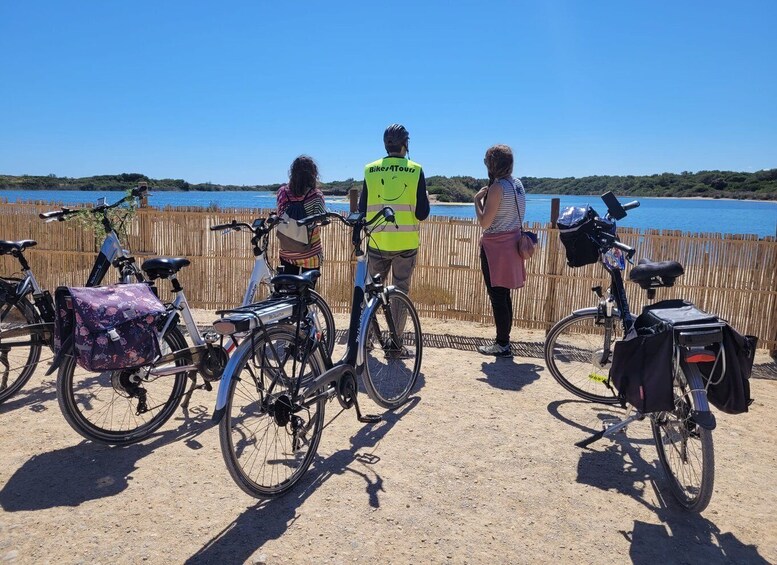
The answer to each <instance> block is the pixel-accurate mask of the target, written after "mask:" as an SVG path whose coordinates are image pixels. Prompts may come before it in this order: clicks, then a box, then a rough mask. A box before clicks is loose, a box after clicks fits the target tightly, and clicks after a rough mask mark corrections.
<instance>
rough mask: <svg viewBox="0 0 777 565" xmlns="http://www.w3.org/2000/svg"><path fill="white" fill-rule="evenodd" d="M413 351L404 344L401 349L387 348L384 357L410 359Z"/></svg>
mask: <svg viewBox="0 0 777 565" xmlns="http://www.w3.org/2000/svg"><path fill="white" fill-rule="evenodd" d="M412 358H413V353H412V352H411V351H410V350H409V349H408V348H407V347H405V346H404V345H403V346H402V348H401V349H387V350H386V359H412Z"/></svg>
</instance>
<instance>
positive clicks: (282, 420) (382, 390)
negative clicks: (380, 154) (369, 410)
mask: <svg viewBox="0 0 777 565" xmlns="http://www.w3.org/2000/svg"><path fill="white" fill-rule="evenodd" d="M393 217H394V216H393V210H391V209H390V208H384V209H383V210H382V211H381V212H379V213H377V214H376V215H375V216H374V217H373V218H372V219H371V220H369V221H367V220H366V218H365V215H364V214H362V213H352V214H350V215H349V216H348V217H347V218H344V217H342V216H340V215H339V214H335V213H332V212H326V213H322V214H318V215H315V216H310V217H308V218H304V219H302V220H299V221H298V223H299V224H300V225H306V226H307V225H313V224H318V225H325V224H327V223H329V222H330V220H331V219H336V220H338V221H340V222H342V223H343V224H344V225H345V226H347V227H349V228H351V229H352V235H353V237H352V243H353V248H354V254H355V256H356V261H357V263H356V275H355V278H354V285H353V294H352V303H351V304H352V305H351V316H350V324H349V327H348V340H347V344H346V350H345V353H344V354H343V357H342V359H340V360H339V361H338V362H336V363H333V361H332V359H331V358H330V356H329V353H328V351H327V349H326V347H324V345H323V343H322V341H321V338H320V335H319V334H318V332H317V329H316V323H315V316H313V315H311V312H310V310H308V309H307V308H306V307H305V305H306V304H307V301H306V298H305V295H306V294H307V293H309V292H310V289H311V288H312V286H313V284H314V283H315V280H316V278H317V277H318V276H319V275H318V272H317V271H312V272H308V273H305V274H303V275H278V276H276V277H274V278H273V279H272V283H273V284H274V285H275V288H276V293H275V294H274V296H273V297H272V298H271V299H269V300H267V301H265V302H261V303H258V304H253V305H250V306H246V307H243V308H237V309H232V310H226V311H221V312H218V314H219V315H221V316H222V317H221V319H220V320H217V321H216V322H214V329H216V331H218V332H219V333H221V334H222V335H226V336H229V335H235V334H243V333H245V332H249V335H248V337H246V338H245V339H244V340H243V342H242V343H241V344H240V346H239V347H238V348H237V351H236V352H235V353H234V354H233V355H232V357H231V358H230V361H229V363H228V364H227V367H226V369H225V370H224V375H223V377H222V380H221V383H220V384H219V391H218V396H217V400H216V409H215V411H214V415H213V419H214V421H216V422H219V438H220V443H221V452H222V455H223V457H224V461H225V463H226V466H227V469H228V470H229V473H230V475H231V476H232V478H233V479H234V481H235V482H236V483H237V485H238V486H239V487H240V488H241V489H242V490H243V491H244V492H246V493H247V494H249V495H251V496H254V497H259V498H265V497H273V496H279V495H281V494H283V493H285V492H287V491H289V490H290V489H291V488H292V487H293V486H294V485H295V484H296V483H297V482H298V481H299V480H300V479H301V478H302V476H303V475H304V473H305V472H306V471H307V469H308V468H309V466H310V464H311V462H312V460H313V457H314V455H315V453H316V449H317V447H318V444H319V441H320V438H321V433H322V431H323V422H324V410H325V405H326V402H327V401H328V400H331V399H333V398H335V397H336V398H337V399H338V401H339V403H340V405H341V406H342V408H343V409H348V408H354V409H355V411H356V417H357V419H358V420H359V421H360V422H365V423H374V422H377V421H380V417H379V416H373V415H364V414H362V412H361V409H360V407H359V402H358V384H357V377H361V378H362V380H363V382H364V385H365V388H366V390H367V393H368V395H369V396H370V397H371V398H372V399H373V400H374V401H375V402H376V403H377V404H378V405H380V406H382V407H384V408H388V409H393V408H397V407H398V406H400V405H402V404H403V403H404V402H405V401H407V399H408V397H409V395H410V393H411V391H412V389H413V386H414V385H415V383H416V380H417V379H418V374H419V372H420V368H421V359H422V353H423V343H422V339H421V326H420V322H419V320H418V314H417V313H416V310H415V307H414V306H413V304H412V302H411V301H410V299H409V298H408V297H407V295H405V294H404V293H402V292H400V291H399V290H397V289H396V288H394V287H393V286H384V285H383V284H382V282H381V281H380V277H375V278H372V279H371V278H370V277H369V274H368V268H367V253H366V246H367V241H368V240H369V237H370V234H371V232H372V230H374V228H375V227H376V226H377V225H380V224H379V223H378V222H381V223H382V222H393V221H394V219H393Z"/></svg>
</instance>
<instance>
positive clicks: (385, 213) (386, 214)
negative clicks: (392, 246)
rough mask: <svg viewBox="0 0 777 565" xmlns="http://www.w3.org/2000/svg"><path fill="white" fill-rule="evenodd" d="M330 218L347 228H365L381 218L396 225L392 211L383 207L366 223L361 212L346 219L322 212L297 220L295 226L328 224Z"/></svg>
mask: <svg viewBox="0 0 777 565" xmlns="http://www.w3.org/2000/svg"><path fill="white" fill-rule="evenodd" d="M330 218H336V219H338V220H340V221H341V222H342V223H343V224H345V225H346V226H349V227H357V226H359V225H362V226H365V227H366V226H371V225H372V224H374V223H375V222H377V221H378V220H379V219H381V218H383V219H384V220H385V221H387V222H391V223H393V224H396V218H395V215H394V209H393V208H391V207H390V206H384V207H383V208H382V209H381V210H380V211H379V212H377V213H376V214H375V215H374V216H373V217H372V219H370V220H367V221H365V218H366V214H364V213H363V212H352V213H351V214H349V215H348V216H347V217H344V216H343V215H342V214H338V213H336V212H322V213H321V214H314V215H312V216H308V217H306V218H302V219H301V220H297V225H300V226H309V225H311V224H320V225H325V224H328V223H329V219H330Z"/></svg>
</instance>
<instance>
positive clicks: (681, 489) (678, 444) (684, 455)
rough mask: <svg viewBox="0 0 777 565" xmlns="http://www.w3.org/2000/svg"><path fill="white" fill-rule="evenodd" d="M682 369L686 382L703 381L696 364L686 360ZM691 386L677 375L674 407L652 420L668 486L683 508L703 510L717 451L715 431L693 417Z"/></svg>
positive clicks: (713, 471) (657, 448)
mask: <svg viewBox="0 0 777 565" xmlns="http://www.w3.org/2000/svg"><path fill="white" fill-rule="evenodd" d="M682 371H683V374H684V375H685V378H686V382H690V383H702V382H703V381H702V376H701V373H700V372H699V368H698V366H697V365H695V364H683V368H682ZM692 388H695V386H690V387H687V386H685V383H683V382H682V381H681V380H679V379H678V378H677V375H675V378H674V393H675V408H674V410H672V411H671V412H659V413H657V414H654V415H652V416H651V418H650V423H651V428H652V430H653V439H654V440H655V443H656V450H657V451H658V459H659V461H661V466H662V467H663V469H664V472H665V473H666V476H667V479H668V481H669V489H670V490H671V492H672V494H673V495H674V497H675V498H676V499H677V501H678V502H679V503H680V504H681V505H682V506H683V508H685V509H686V510H688V511H691V512H701V511H702V510H704V509H705V508H707V505H708V504H709V502H710V499H711V498H712V489H713V486H714V482H715V454H714V448H713V443H712V431H711V430H707V429H704V428H702V427H701V426H699V425H698V424H696V423H695V422H694V421H693V419H692V418H691V411H692V410H693V409H694V408H695V406H694V405H693V397H692V395H690V394H689V393H688V390H690V389H692Z"/></svg>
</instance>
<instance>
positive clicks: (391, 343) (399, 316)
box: [361, 289, 423, 409]
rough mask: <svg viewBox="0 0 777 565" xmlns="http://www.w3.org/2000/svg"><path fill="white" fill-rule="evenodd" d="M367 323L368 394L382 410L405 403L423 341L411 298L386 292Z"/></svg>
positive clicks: (364, 348)
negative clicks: (383, 299) (384, 298)
mask: <svg viewBox="0 0 777 565" xmlns="http://www.w3.org/2000/svg"><path fill="white" fill-rule="evenodd" d="M386 297H387V300H386V302H385V303H383V302H382V301H381V302H379V303H378V305H377V307H376V308H375V309H374V310H373V311H372V312H371V313H370V316H369V319H368V320H367V328H366V336H365V337H366V339H364V341H363V342H362V344H361V347H362V358H363V359H364V367H363V369H362V376H363V380H364V386H365V388H366V389H367V394H368V395H369V396H370V398H372V400H373V401H375V403H376V404H378V405H379V406H382V407H383V408H388V409H392V408H397V407H398V406H401V405H402V404H404V403H405V402H406V401H407V398H408V396H410V393H411V392H412V390H413V387H414V386H415V383H416V380H417V379H418V374H419V373H420V371H421V357H422V354H423V340H422V335H421V323H420V322H419V321H418V313H417V312H416V309H415V306H413V303H412V302H411V301H410V298H408V296H407V295H406V294H405V293H404V292H401V291H399V290H396V289H392V290H389V291H388V293H387V295H386Z"/></svg>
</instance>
